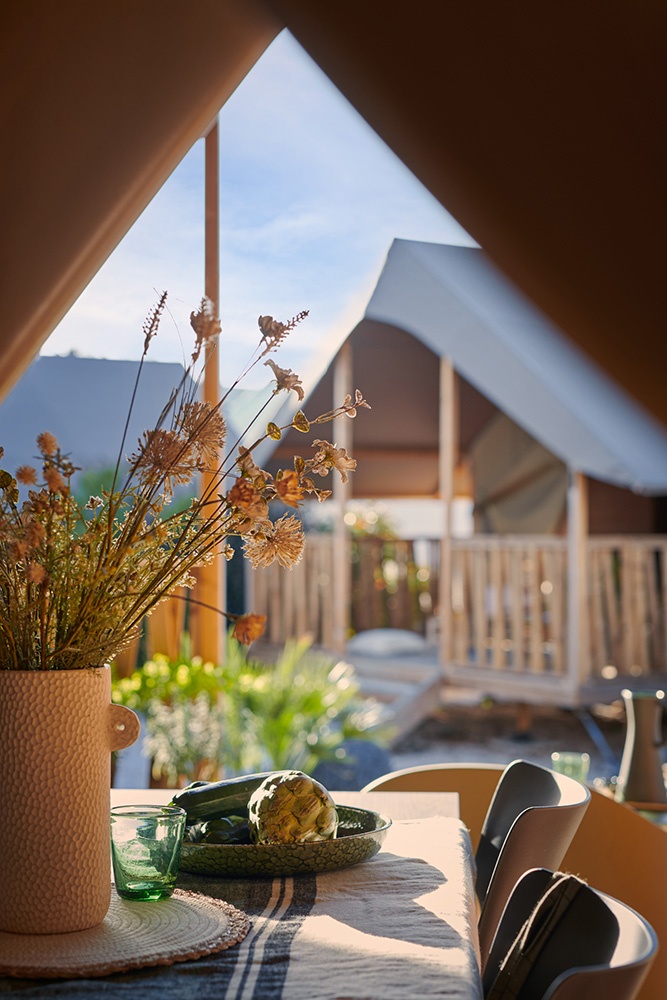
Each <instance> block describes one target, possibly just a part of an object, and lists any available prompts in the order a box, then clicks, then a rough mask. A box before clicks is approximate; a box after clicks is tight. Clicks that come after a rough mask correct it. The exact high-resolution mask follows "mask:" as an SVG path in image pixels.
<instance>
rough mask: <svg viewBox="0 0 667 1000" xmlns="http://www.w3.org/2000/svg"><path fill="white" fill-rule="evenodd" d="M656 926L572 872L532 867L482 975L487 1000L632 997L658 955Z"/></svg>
mask: <svg viewBox="0 0 667 1000" xmlns="http://www.w3.org/2000/svg"><path fill="white" fill-rule="evenodd" d="M657 947H658V942H657V938H656V935H655V932H654V930H653V928H652V927H651V925H650V924H649V923H648V921H647V920H645V918H644V917H642V916H640V914H638V913H637V912H636V911H635V910H633V909H631V908H630V907H629V906H628V905H627V904H625V903H623V902H621V901H620V900H618V899H616V898H614V897H613V896H609V895H606V894H605V893H602V892H600V891H598V890H596V889H593V888H591V887H590V886H588V885H586V884H585V883H584V882H582V881H580V880H579V879H578V878H576V877H575V876H573V875H563V873H560V872H558V873H555V874H554V873H553V872H551V871H549V870H547V869H544V868H535V869H532V870H531V871H528V872H526V873H525V874H524V875H523V876H522V877H521V878H520V879H519V880H518V882H517V884H516V886H515V888H514V890H513V891H512V893H511V895H510V898H509V900H508V902H507V905H506V907H505V909H504V911H503V915H502V917H501V920H500V923H499V925H498V929H497V932H496V934H495V937H494V940H493V944H492V946H491V951H490V954H489V958H488V961H487V964H486V968H485V971H484V977H483V987H484V996H485V998H487V1000H509V998H510V997H511V998H512V1000H534V998H536V997H539V998H541V1000H590V998H591V997H604V1000H633V998H635V997H637V995H638V993H639V991H640V988H641V985H642V982H643V981H644V979H645V977H646V975H647V974H648V971H649V969H650V967H651V964H652V962H653V960H654V959H655V956H656V952H657Z"/></svg>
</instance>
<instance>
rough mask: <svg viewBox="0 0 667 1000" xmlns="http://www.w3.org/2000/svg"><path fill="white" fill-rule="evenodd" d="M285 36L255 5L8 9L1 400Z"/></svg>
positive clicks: (73, 2) (65, 4)
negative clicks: (259, 63) (262, 58)
mask: <svg viewBox="0 0 667 1000" xmlns="http://www.w3.org/2000/svg"><path fill="white" fill-rule="evenodd" d="M279 28H280V25H279V24H278V23H277V22H276V21H275V19H274V18H273V16H271V15H270V14H269V13H268V12H267V11H266V10H265V9H263V8H261V7H259V6H258V5H257V4H255V3H254V2H252V0H244V2H243V3H242V4H239V3H235V2H234V0H196V2H195V3H190V2H183V0H140V2H137V0H113V3H91V2H90V0H59V2H58V3H52V2H50V0H29V2H25V3H23V2H22V3H6V4H3V5H2V10H1V12H0V219H2V235H1V236H0V301H1V302H2V320H1V323H0V398H2V396H3V395H5V393H6V392H7V391H8V389H9V388H11V386H12V385H13V383H14V382H15V381H16V380H17V379H18V378H19V376H20V375H21V374H22V372H23V371H24V370H25V368H26V367H27V366H28V364H29V363H30V361H31V360H32V358H33V357H34V356H35V354H36V353H37V351H38V350H39V348H40V346H41V344H42V343H43V341H44V340H45V339H46V337H47V336H48V335H49V334H50V333H51V331H52V329H53V328H54V327H55V326H56V324H57V323H58V322H59V320H60V319H61V318H62V316H63V315H64V314H65V312H66V311H67V310H68V309H69V307H70V306H71V304H72V303H73V302H74V301H75V299H76V298H77V296H78V295H79V294H80V293H81V291H82V290H83V288H84V287H85V286H86V284H87V283H88V282H89V281H90V279H91V278H92V277H93V275H94V274H95V272H96V271H97V270H98V269H99V267H100V266H101V265H102V263H103V262H104V260H105V259H106V257H107V256H108V255H109V254H110V253H111V251H112V250H113V249H114V247H115V246H116V245H117V243H118V242H119V241H120V240H121V239H122V237H123V236H124V235H125V233H126V232H127V230H128V229H129V228H130V226H131V225H132V224H133V223H134V222H135V220H136V219H137V218H138V216H139V215H140V213H141V212H142V211H143V209H144V208H145V207H146V205H147V204H148V202H149V201H150V200H151V198H152V197H153V195H154V194H155V193H156V192H157V191H158V190H159V188H160V186H161V185H162V184H163V183H164V181H165V180H166V179H167V177H168V176H169V174H170V173H171V172H172V171H173V170H174V168H175V167H176V165H177V164H178V163H179V161H180V160H181V159H182V157H183V156H184V155H185V154H186V153H187V151H188V150H189V149H190V148H191V146H192V145H193V144H194V143H195V141H196V140H197V139H198V138H199V137H200V136H201V135H202V134H203V133H204V132H205V130H206V129H207V128H208V126H209V125H210V123H211V122H212V121H213V119H214V118H215V116H216V115H217V113H218V111H219V109H220V107H221V106H222V104H223V103H224V102H225V100H226V99H227V98H228V97H229V95H230V94H231V93H232V91H233V90H234V88H235V87H236V86H237V85H238V83H239V81H240V80H241V79H242V78H243V76H244V75H245V74H246V73H247V72H248V70H249V69H250V68H251V67H252V65H253V64H254V63H255V62H256V60H257V59H258V58H259V56H260V55H261V53H262V52H263V51H264V49H265V48H266V46H267V45H268V44H269V42H270V41H271V40H272V38H273V37H274V36H275V34H276V33H277V31H278V30H279ZM202 212H203V206H202ZM202 289H203V276H202Z"/></svg>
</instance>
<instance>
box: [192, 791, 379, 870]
mask: <svg viewBox="0 0 667 1000" xmlns="http://www.w3.org/2000/svg"><path fill="white" fill-rule="evenodd" d="M338 819H339V822H338V833H337V835H336V837H335V838H334V840H322V841H319V842H317V843H313V844H188V843H184V844H183V846H182V848H181V869H182V870H183V871H185V872H192V873H194V874H195V875H229V876H230V877H236V878H238V877H241V878H260V877H262V876H270V877H274V876H276V875H308V874H312V873H313V872H328V871H334V870H335V869H336V868H348V867H349V866H350V865H358V864H359V863H360V862H361V861H368V859H369V858H372V857H373V855H374V854H377V852H378V851H379V850H380V847H381V846H382V842H383V840H384V838H385V837H386V835H387V830H388V829H389V827H390V826H391V820H390V819H387V817H386V816H380V814H379V813H375V812H370V811H369V810H368V809H355V808H353V807H352V806H338Z"/></svg>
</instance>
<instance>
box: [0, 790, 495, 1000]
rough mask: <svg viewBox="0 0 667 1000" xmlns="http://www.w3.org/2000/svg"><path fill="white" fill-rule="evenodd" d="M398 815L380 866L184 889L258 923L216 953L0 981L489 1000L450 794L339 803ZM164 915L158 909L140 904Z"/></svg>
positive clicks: (64, 988)
mask: <svg viewBox="0 0 667 1000" xmlns="http://www.w3.org/2000/svg"><path fill="white" fill-rule="evenodd" d="M170 795H171V793H170V792H168V791H165V790H163V789H154V790H151V791H146V790H137V789H129V790H114V791H113V793H112V800H113V802H114V804H118V803H124V802H125V803H127V802H129V803H131V802H135V803H138V802H167V801H168V800H169V797H170ZM333 795H334V798H335V799H336V800H337V801H338V802H340V803H341V804H342V803H344V804H346V805H357V806H363V807H365V808H371V809H374V810H376V811H379V812H382V813H384V814H385V815H389V816H391V818H392V820H393V825H392V827H391V829H390V831H389V833H388V835H387V839H386V840H385V843H384V845H383V847H382V850H381V851H380V853H379V854H377V855H376V856H375V857H374V858H373V859H372V860H371V861H369V862H366V863H365V864H361V865H357V866H354V867H352V868H348V869H342V870H340V871H336V872H327V873H324V874H318V875H317V876H315V875H305V876H303V875H302V876H298V877H295V878H279V879H274V880H270V879H219V878H217V877H206V878H201V877H198V876H195V875H190V874H188V873H181V876H180V877H179V885H180V886H181V887H182V888H184V889H189V890H191V891H198V892H204V893H206V894H207V895H211V896H217V897H218V898H221V899H225V900H227V901H228V902H231V903H233V904H234V905H235V906H237V907H238V908H239V909H242V910H244V911H245V912H246V913H248V914H249V916H250V917H251V920H252V925H251V928H250V931H249V933H248V935H247V937H246V938H245V939H244V940H243V941H242V942H241V944H239V945H237V946H236V947H234V948H231V949H229V950H228V951H223V952H220V953H218V954H214V955H210V956H207V957H204V958H200V959H198V960H197V961H194V962H184V963H178V964H175V965H171V966H168V967H164V968H153V969H142V970H139V971H135V972H127V973H121V974H116V975H112V976H109V977H105V978H103V979H88V980H67V981H60V982H56V981H48V982H46V981H45V982H42V983H34V981H33V983H32V984H28V982H27V981H25V980H22V981H14V982H12V981H11V980H9V979H4V980H0V992H10V991H14V990H20V992H21V995H22V996H24V997H26V998H33V997H40V998H41V997H45V998H46V997H51V996H54V997H56V996H57V997H62V998H65V997H66V998H68V1000H69V998H70V997H71V998H78V997H80V998H88V997H90V998H92V997H94V996H95V997H96V998H97V996H98V995H99V1000H134V997H139V996H140V997H141V998H142V1000H407V998H409V997H420V998H424V1000H427V998H431V997H444V998H450V1000H481V998H482V987H481V978H480V973H479V967H478V943H477V929H476V919H475V904H474V893H473V857H472V847H471V844H470V839H469V836H468V833H467V831H466V830H465V828H464V826H463V824H462V823H461V821H460V820H459V819H458V796H456V795H452V794H450V793H421V792H420V793H410V792H375V793H355V792H340V793H336V792H334V793H333ZM137 905H151V906H152V905H160V904H137Z"/></svg>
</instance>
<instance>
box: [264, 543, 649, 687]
mask: <svg viewBox="0 0 667 1000" xmlns="http://www.w3.org/2000/svg"><path fill="white" fill-rule="evenodd" d="M332 545H333V542H332V539H331V537H330V536H327V535H310V536H309V537H308V542H307V545H306V550H305V555H304V558H303V560H302V562H301V564H300V565H299V566H297V567H296V568H295V569H293V570H281V569H280V568H279V567H277V566H271V567H268V568H267V569H264V570H261V571H251V572H250V576H251V577H252V580H253V585H252V590H253V610H254V611H257V612H258V613H261V614H266V615H268V617H269V626H268V632H269V634H268V638H269V639H270V640H271V641H272V642H283V641H284V640H285V639H286V638H288V637H290V636H293V635H295V634H301V633H303V632H305V631H307V632H309V633H310V634H311V635H312V636H313V638H314V642H315V643H316V644H319V645H322V646H325V647H326V646H330V645H331V638H332V637H331V626H332V622H331V596H330V587H331V576H332ZM438 571H439V545H438V543H437V542H436V541H432V542H418V543H417V542H412V541H400V542H396V541H393V542H385V541H382V540H379V539H375V538H373V539H361V540H358V541H355V543H354V546H353V559H352V565H351V571H350V572H351V589H350V592H351V594H352V601H351V607H350V628H351V630H352V631H361V630H363V629H370V628H379V627H394V628H407V629H411V630H413V631H417V632H425V631H427V629H428V622H429V619H432V617H433V616H434V615H437V614H438ZM451 593H452V628H451V650H450V655H451V658H452V660H453V661H454V662H455V663H456V664H458V665H460V666H465V665H469V666H471V667H484V668H485V669H486V670H491V671H493V672H496V673H497V674H498V675H499V676H500V675H502V674H507V673H512V674H513V675H516V674H520V675H525V676H526V677H535V678H538V677H555V678H557V677H560V676H565V675H566V674H567V673H568V664H567V662H566V661H567V648H568V644H567V628H568V623H567V542H566V540H565V539H564V538H559V537H554V536H537V535H526V536H521V537H518V536H515V537H509V536H505V537H499V536H485V535H477V536H474V537H473V538H469V539H456V540H453V542H452V588H451ZM666 622H667V537H666V536H615V537H608V536H594V537H591V538H590V539H589V541H588V618H587V622H586V633H587V635H588V648H587V649H584V651H583V652H582V654H581V656H582V663H581V664H579V665H578V667H581V668H582V669H581V670H580V673H579V676H580V677H581V679H582V682H584V681H586V680H587V679H596V678H599V677H605V676H609V671H610V669H615V670H616V671H617V672H618V673H619V674H622V675H637V676H641V675H642V674H660V673H665V672H667V631H666Z"/></svg>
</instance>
